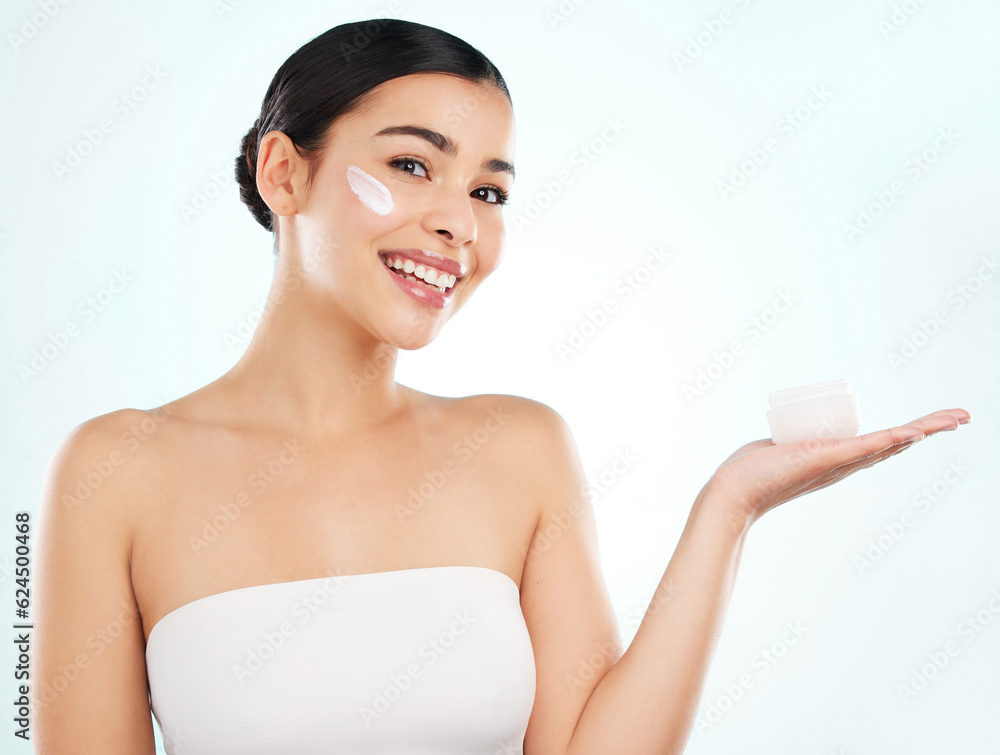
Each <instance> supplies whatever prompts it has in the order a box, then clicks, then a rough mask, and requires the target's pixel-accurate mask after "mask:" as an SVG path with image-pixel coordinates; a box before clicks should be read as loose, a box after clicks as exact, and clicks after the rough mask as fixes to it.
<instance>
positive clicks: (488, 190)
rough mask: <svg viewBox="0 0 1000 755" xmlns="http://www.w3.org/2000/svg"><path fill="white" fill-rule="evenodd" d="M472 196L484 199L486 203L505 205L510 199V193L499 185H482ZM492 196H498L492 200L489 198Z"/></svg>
mask: <svg viewBox="0 0 1000 755" xmlns="http://www.w3.org/2000/svg"><path fill="white" fill-rule="evenodd" d="M471 196H473V197H475V198H476V199H481V200H483V201H484V202H486V204H497V205H503V204H507V202H509V201H510V194H508V193H507V192H506V191H504V190H503V189H501V188H500V187H499V186H480V187H479V188H478V189H475V190H474V191H473V192H472V194H471ZM490 196H494V197H496V198H495V199H492V200H491V199H489V197H490Z"/></svg>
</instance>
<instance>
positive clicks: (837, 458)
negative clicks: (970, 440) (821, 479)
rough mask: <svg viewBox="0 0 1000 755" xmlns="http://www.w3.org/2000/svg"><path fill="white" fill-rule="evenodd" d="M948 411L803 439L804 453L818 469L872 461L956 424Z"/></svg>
mask: <svg viewBox="0 0 1000 755" xmlns="http://www.w3.org/2000/svg"><path fill="white" fill-rule="evenodd" d="M951 411H952V410H943V411H940V412H934V413H933V414H928V415H927V416H925V417H921V418H919V419H915V420H913V421H912V422H908V423H907V424H905V425H899V426H898V427H890V428H888V429H886V430H877V431H875V432H872V433H867V434H865V435H859V436H857V437H855V438H824V439H821V440H819V441H805V443H806V452H807V454H808V455H811V456H813V457H814V462H813V464H814V466H815V468H816V471H817V472H820V471H821V470H829V469H831V468H838V467H842V466H844V465H845V464H851V463H854V462H857V461H872V459H873V457H875V456H876V455H877V454H879V453H881V452H883V451H885V450H887V449H890V448H893V447H894V446H897V445H899V444H900V443H904V442H906V441H909V440H913V439H916V440H922V439H923V438H925V437H927V436H929V435H933V434H934V433H937V432H940V431H941V430H943V429H945V428H950V429H954V428H956V427H958V419H956V417H955V416H954V415H953V414H951ZM810 446H811V447H810ZM831 464H832V467H831Z"/></svg>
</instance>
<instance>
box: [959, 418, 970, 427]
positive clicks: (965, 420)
mask: <svg viewBox="0 0 1000 755" xmlns="http://www.w3.org/2000/svg"><path fill="white" fill-rule="evenodd" d="M970 422H972V417H969V418H968V419H960V420H959V421H958V424H960V425H967V424H969V423H970Z"/></svg>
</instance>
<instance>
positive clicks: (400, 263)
mask: <svg viewBox="0 0 1000 755" xmlns="http://www.w3.org/2000/svg"><path fill="white" fill-rule="evenodd" d="M383 264H385V266H386V267H388V268H390V269H393V270H402V271H403V272H404V273H408V275H406V276H405V277H406V278H407V279H419V280H422V281H424V283H427V284H428V285H430V286H431V287H433V288H436V289H437V290H438V291H440V292H441V293H445V292H446V291H447V290H448V289H449V288H451V287H452V286H454V285H455V282H456V281H457V280H458V278H457V277H456V276H454V275H450V274H448V273H443V272H441V271H440V270H435V269H434V268H433V267H427V266H426V265H417V264H415V263H414V262H413V260H411V259H406V258H401V257H388V258H385V259H384V260H383Z"/></svg>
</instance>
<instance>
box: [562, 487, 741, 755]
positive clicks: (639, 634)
mask: <svg viewBox="0 0 1000 755" xmlns="http://www.w3.org/2000/svg"><path fill="white" fill-rule="evenodd" d="M720 503H721V499H720V498H718V496H716V495H715V494H714V491H713V490H712V489H711V488H710V486H708V485H706V486H705V488H703V489H702V491H701V493H700V494H699V496H698V499H697V500H696V501H695V504H694V506H693V507H692V509H691V514H690V515H689V516H688V520H687V524H686V525H685V527H684V531H683V533H682V534H681V537H680V541H679V542H678V543H677V548H676V550H675V551H674V555H673V557H672V558H671V559H670V563H669V564H668V566H667V570H666V572H664V574H663V577H662V578H661V580H660V584H659V587H658V588H657V590H656V592H655V593H654V595H653V599H652V601H650V605H649V608H648V609H647V610H646V615H645V616H644V617H643V620H642V623H641V624H639V629H638V630H637V631H636V634H635V637H634V638H633V640H632V642H631V643H630V644H629V647H628V649H627V650H626V651H625V654H624V655H623V656H622V657H621V659H620V660H619V661H618V663H616V664H615V665H614V667H613V668H612V669H611V670H610V671H609V672H608V673H607V675H606V676H605V677H604V678H603V679H602V680H601V683H600V684H599V685H597V688H596V689H595V690H594V692H593V694H592V695H591V697H590V700H589V701H588V702H587V706H586V708H584V710H583V714H582V715H581V717H580V721H579V723H578V724H577V727H576V730H575V731H574V733H573V737H572V739H571V740H570V743H569V748H568V755H584V754H585V753H609V752H628V753H635V755H641V753H679V752H682V751H683V749H684V745H685V743H686V742H687V739H688V737H689V736H690V732H691V726H692V725H693V723H694V718H695V714H696V713H697V709H698V701H699V699H700V698H701V694H702V688H703V686H704V681H705V674H706V672H707V670H708V665H709V662H710V660H711V657H712V654H713V653H714V652H715V647H716V644H717V643H718V639H719V636H720V634H721V631H722V624H723V620H724V619H725V616H726V610H727V608H728V606H729V599H730V596H731V594H732V590H733V582H734V581H735V579H736V570H737V567H738V565H739V559H740V555H741V554H742V551H743V542H744V539H745V536H746V532H747V528H742V527H739V526H733V522H731V521H730V520H729V519H728V517H727V515H726V513H725V511H724V509H723V508H722V507H721V506H720V505H719V504H720Z"/></svg>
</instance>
